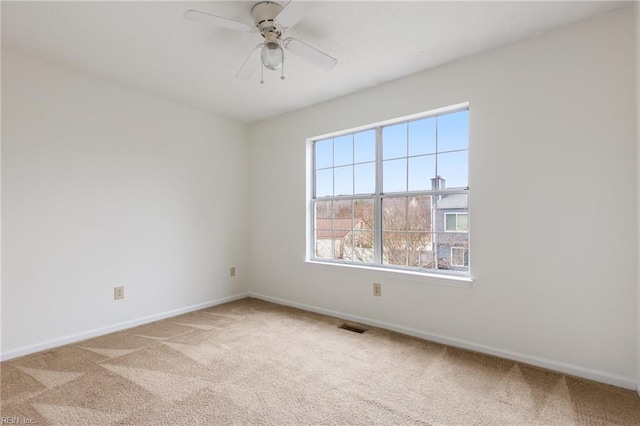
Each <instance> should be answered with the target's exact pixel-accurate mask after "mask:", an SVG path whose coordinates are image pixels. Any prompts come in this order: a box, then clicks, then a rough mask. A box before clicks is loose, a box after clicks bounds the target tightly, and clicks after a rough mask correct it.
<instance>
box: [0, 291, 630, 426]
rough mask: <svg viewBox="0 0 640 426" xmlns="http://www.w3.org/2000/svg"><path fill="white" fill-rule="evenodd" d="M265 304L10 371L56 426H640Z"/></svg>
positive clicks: (6, 410)
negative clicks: (576, 425) (335, 425)
mask: <svg viewBox="0 0 640 426" xmlns="http://www.w3.org/2000/svg"><path fill="white" fill-rule="evenodd" d="M341 323H342V321H340V320H338V319H335V318H330V317H326V316H322V315H318V314H314V313H309V312H304V311H300V310H297V309H293V308H288V307H283V306H279V305H274V304H271V303H267V302H264V301H260V300H256V299H243V300H239V301H236V302H232V303H228V304H225V305H220V306H215V307H212V308H208V309H204V310H201V311H197V312H193V313H189V314H185V315H181V316H178V317H174V318H170V319H166V320H163V321H158V322H155V323H152V324H147V325H143V326H140V327H136V328H132V329H129V330H125V331H121V332H117V333H113V334H109V335H106V336H102V337H98V338H95V339H90V340H85V341H83V342H79V343H76V344H72V345H67V346H63V347H60V348H57V349H53V350H50V351H46V352H41V353H37V354H33V355H29V356H25V357H22V358H17V359H13V360H10V361H6V362H3V363H1V364H0V374H1V376H0V379H1V380H0V381H1V394H0V396H1V401H2V406H1V415H2V416H3V418H4V417H7V416H8V417H17V418H18V420H20V421H21V422H22V424H24V423H25V419H27V420H29V419H31V420H32V421H33V423H37V424H56V425H108V424H127V425H129V424H135V425H137V424H144V425H169V424H171V425H174V424H177V425H180V424H184V425H194V424H205V425H226V424H245V425H249V424H250V425H260V424H270V425H305V424H306V425H308V424H313V425H322V424H337V425H347V424H349V425H367V424H376V425H413V424H426V425H572V424H588V425H609V424H611V425H638V424H640V399H638V397H637V395H636V394H635V393H634V392H632V391H627V390H623V389H619V388H615V387H612V386H607V385H602V384H598V383H595V382H591V381H587V380H583V379H578V378H574V377H570V376H565V375H563V374H559V373H554V372H550V371H546V370H542V369H538V368H534V367H531V366H527V365H523V364H520V363H516V362H513V361H507V360H504V359H500V358H495V357H491V356H486V355H481V354H477V353H473V352H468V351H464V350H460V349H455V348H451V347H447V346H443V345H439V344H435V343H430V342H426V341H423V340H420V339H415V338H412V337H407V336H403V335H400V334H397V333H393V332H389V331H385V330H380V329H375V328H370V329H369V330H368V331H367V332H366V333H364V334H357V333H354V332H351V331H346V330H342V329H339V328H337V326H338V325H340V324H341Z"/></svg>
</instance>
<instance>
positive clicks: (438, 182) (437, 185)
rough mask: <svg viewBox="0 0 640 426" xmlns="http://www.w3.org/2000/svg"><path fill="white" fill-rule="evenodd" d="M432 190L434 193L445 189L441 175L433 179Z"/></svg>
mask: <svg viewBox="0 0 640 426" xmlns="http://www.w3.org/2000/svg"><path fill="white" fill-rule="evenodd" d="M431 189H432V190H434V191H438V190H441V189H445V184H444V179H442V178H441V177H440V175H438V176H436V177H435V178H431Z"/></svg>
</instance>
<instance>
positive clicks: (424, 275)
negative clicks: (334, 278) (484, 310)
mask: <svg viewBox="0 0 640 426" xmlns="http://www.w3.org/2000/svg"><path fill="white" fill-rule="evenodd" d="M304 264H305V266H307V267H309V268H313V269H322V270H325V271H336V272H347V273H354V274H384V275H387V276H389V277H390V278H396V279H401V280H406V281H418V282H422V283H428V284H437V285H445V286H454V287H463V288H469V287H470V286H471V284H472V283H473V278H471V277H466V276H460V275H443V274H433V273H428V272H418V271H412V270H403V269H391V268H381V267H377V266H368V265H352V264H348V263H337V262H320V261H315V260H306V261H305V262H304Z"/></svg>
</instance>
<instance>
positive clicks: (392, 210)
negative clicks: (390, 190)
mask: <svg viewBox="0 0 640 426" xmlns="http://www.w3.org/2000/svg"><path fill="white" fill-rule="evenodd" d="M382 229H383V230H384V231H400V230H405V229H407V198H406V197H397V198H396V197H394V198H384V199H383V200H382Z"/></svg>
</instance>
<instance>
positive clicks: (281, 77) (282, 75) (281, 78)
mask: <svg viewBox="0 0 640 426" xmlns="http://www.w3.org/2000/svg"><path fill="white" fill-rule="evenodd" d="M280 70H281V71H282V74H280V80H284V59H283V60H282V68H280Z"/></svg>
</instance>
